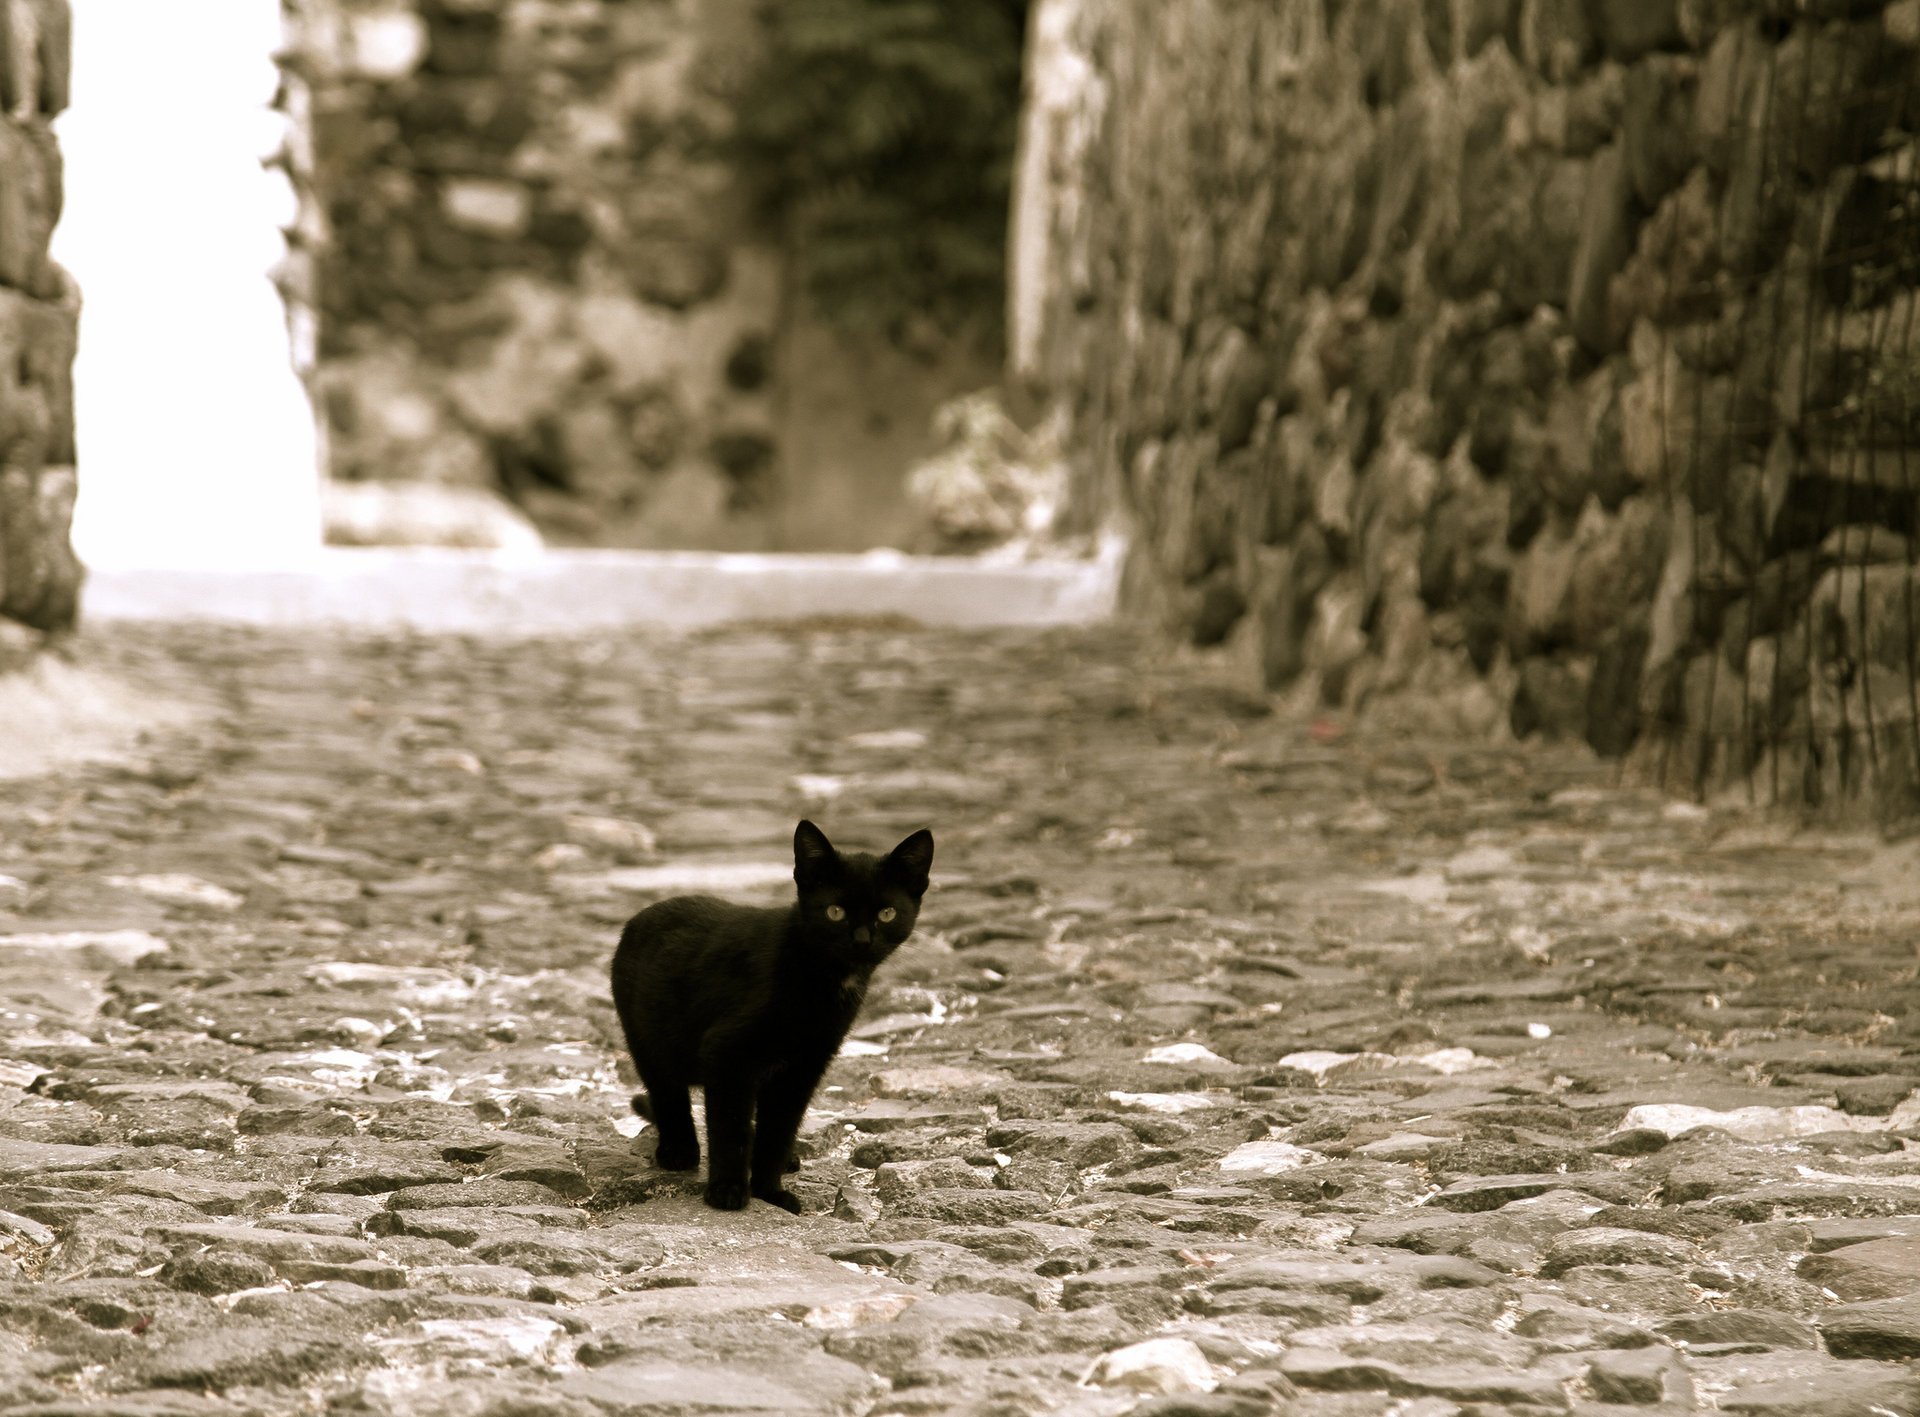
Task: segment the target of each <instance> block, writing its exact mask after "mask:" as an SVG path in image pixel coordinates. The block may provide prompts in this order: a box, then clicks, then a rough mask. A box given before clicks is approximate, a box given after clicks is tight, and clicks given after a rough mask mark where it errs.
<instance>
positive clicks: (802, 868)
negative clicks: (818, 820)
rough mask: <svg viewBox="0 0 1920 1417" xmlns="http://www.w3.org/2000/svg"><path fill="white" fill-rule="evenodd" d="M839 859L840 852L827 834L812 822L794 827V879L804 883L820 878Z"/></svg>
mask: <svg viewBox="0 0 1920 1417" xmlns="http://www.w3.org/2000/svg"><path fill="white" fill-rule="evenodd" d="M839 859H840V853H839V852H837V851H835V850H834V849H833V843H832V842H830V841H828V840H827V834H826V833H825V832H823V831H821V830H820V828H818V827H816V826H815V825H814V824H813V823H812V822H802V823H800V825H799V826H797V827H795V828H794V829H793V878H794V880H796V881H798V882H800V883H801V884H803V885H804V884H805V883H806V882H808V881H812V880H818V879H819V878H820V875H821V873H822V872H824V871H826V870H827V869H828V868H829V867H831V866H832V865H833V864H834V863H835V862H837V861H838V860H839Z"/></svg>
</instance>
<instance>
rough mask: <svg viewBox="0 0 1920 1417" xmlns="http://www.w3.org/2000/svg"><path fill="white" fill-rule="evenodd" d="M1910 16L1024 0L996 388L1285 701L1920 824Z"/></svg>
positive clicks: (1150, 575)
mask: <svg viewBox="0 0 1920 1417" xmlns="http://www.w3.org/2000/svg"><path fill="white" fill-rule="evenodd" d="M1917 45H1920V5H1917V4H1916V3H1915V0H1891V2H1890V3H1882V0H1811V3H1804V4H1800V3H1789V4H1770V3H1768V4H1763V3H1758V0H1591V2H1589V0H1344V2H1343V0H1284V3H1278V4H1270V5H1268V4H1261V5H1250V4H1240V3H1233V0H1173V3H1167V0H1111V3H1107V2H1106V0H1097V2H1089V0H1043V3H1042V4H1041V6H1040V8H1039V13H1038V16H1037V18H1036V22H1035V29H1034V43H1033V45H1032V51H1031V55H1030V65H1031V82H1030V101H1031V107H1030V111H1029V115H1028V129H1027V137H1026V150H1025V153H1024V156H1023V159H1022V167H1021V173H1022V176H1021V189H1020V192H1019V195H1018V197H1017V200H1016V211H1017V213H1018V217H1017V229H1016V240H1015V253H1016V256H1015V262H1014V275H1015V284H1016V292H1015V297H1014V322H1015V331H1016V332H1015V340H1014V349H1015V357H1016V368H1017V371H1018V372H1020V373H1022V374H1023V375H1026V376H1028V377H1032V378H1035V379H1038V380H1039V381H1040V382H1041V383H1042V384H1043V385H1044V386H1045V387H1046V388H1047V389H1048V390H1050V392H1051V393H1052V394H1053V396H1054V397H1056V398H1057V399H1059V400H1061V401H1062V402H1064V403H1065V404H1066V405H1067V407H1068V408H1069V409H1070V410H1071V412H1072V413H1073V415H1074V419H1075V430H1076V436H1077V440H1078V443H1079V445H1080V447H1081V449H1082V454H1081V457H1080V461H1079V466H1078V468H1077V475H1076V495H1075V499H1074V500H1075V507H1076V512H1077V515H1078V516H1079V517H1080V518H1081V519H1082V520H1083V521H1087V522H1091V521H1094V520H1097V519H1099V518H1101V517H1104V516H1107V515H1110V514H1116V513H1117V514H1120V515H1123V516H1124V517H1126V518H1127V519H1128V520H1129V521H1130V522H1131V523H1132V525H1133V527H1134V528H1135V531H1136V533H1137V537H1138V554H1137V556H1136V558H1135V561H1134V565H1133V574H1132V600H1133V603H1134V604H1135V605H1136V606H1137V607H1140V608H1143V609H1145V610H1147V611H1148V612H1150V613H1152V614H1155V615H1157V616H1158V617H1160V618H1162V619H1163V620H1164V621H1165V622H1166V623H1167V624H1168V625H1170V626H1171V627H1173V628H1175V629H1176V630H1178V631H1179V632H1180V633H1181V634H1182V635H1183V636H1185V637H1189V638H1191V639H1192V640H1193V641H1194V642H1195V643H1199V644H1213V643H1221V642H1225V643H1227V644H1228V645H1229V646H1230V647H1231V648H1232V649H1233V650H1234V651H1235V653H1237V654H1238V655H1239V656H1240V657H1241V659H1242V662H1243V663H1245V664H1246V665H1247V666H1249V668H1250V669H1252V670H1254V671H1256V672H1257V673H1258V675H1259V676H1260V677H1261V678H1263V679H1264V681H1265V682H1266V683H1268V684H1270V685H1284V684H1294V683H1299V684H1301V685H1303V686H1304V687H1305V688H1306V690H1307V691H1308V692H1309V693H1310V694H1312V695H1313V696H1315V697H1317V698H1318V699H1320V700H1322V701H1324V702H1326V703H1329V704H1334V705H1342V706H1346V707H1349V708H1353V707H1358V706H1360V705H1364V704H1366V703H1368V702H1369V701H1371V700H1374V699H1376V698H1377V697H1378V696H1380V695H1382V694H1384V693H1389V692H1393V691H1407V690H1412V691H1416V692H1419V693H1421V694H1424V695H1426V696H1427V697H1428V698H1429V700H1430V701H1434V702H1443V701H1445V702H1450V703H1451V705H1452V707H1453V708H1454V710H1456V714H1457V716H1458V717H1459V718H1460V719H1461V721H1464V722H1467V723H1471V724H1475V725H1477V726H1480V727H1485V726H1489V725H1492V724H1494V723H1497V722H1499V721H1501V720H1505V721H1506V722H1507V723H1509V724H1510V725H1511V727H1512V729H1513V730H1514V731H1515V732H1517V733H1519V734H1522V735H1525V734H1528V733H1531V732H1534V731H1536V730H1544V731H1547V732H1551V733H1560V734H1567V735H1573V736H1584V737H1585V738H1586V740H1587V741H1588V742H1589V743H1591V744H1592V745H1593V746H1594V747H1595V748H1596V749H1598V750H1600V751H1601V752H1602V753H1605V754H1623V753H1628V752H1629V751H1633V750H1635V749H1636V745H1638V750H1639V751H1640V752H1642V753H1643V754H1648V755H1650V756H1657V757H1658V759H1659V764H1660V765H1664V766H1665V768H1666V770H1667V775H1668V776H1669V778H1670V779H1672V780H1674V781H1675V782H1676V784H1677V785H1684V786H1687V787H1706V788H1712V787H1715V786H1718V785H1721V784H1723V783H1728V782H1732V781H1736V780H1738V779H1740V778H1743V777H1746V778H1748V779H1749V780H1754V781H1756V782H1757V783H1758V784H1759V786H1760V789H1761V792H1762V795H1765V794H1767V793H1768V792H1777V793H1778V794H1779V796H1781V797H1782V798H1787V799H1793V800H1809V801H1812V800H1821V799H1826V800H1835V799H1839V798H1845V797H1855V798H1859V799H1861V800H1866V801H1870V802H1871V803H1872V804H1873V806H1874V807H1875V808H1876V809H1877V810H1878V811H1879V812H1880V813H1881V815H1882V816H1883V817H1886V818H1895V817H1909V818H1910V817H1912V816H1913V815H1915V814H1916V813H1920V723H1917V722H1916V719H1920V714H1917V713H1916V694H1915V690H1914V687H1913V686H1914V683H1915V680H1916V678H1920V673H1917V672H1916V660H1917V659H1920V594H1917V593H1916V587H1917V586H1920V577H1917V575H1916V570H1915V566H1916V550H1915V537H1916V534H1920V412H1917V410H1920V353H1917V352H1916V347H1915V344H1914V329H1915V325H1916V318H1915V317H1916V310H1917V309H1920V264H1917V263H1916V259H1915V252H1916V251H1920V225H1916V222H1920V197H1917V196H1916V189H1915V183H1916V178H1917V177H1920V143H1917V142H1916V139H1915V136H1914V135H1915V133H1916V130H1920V83H1916V70H1920V51H1917V50H1916V46H1917Z"/></svg>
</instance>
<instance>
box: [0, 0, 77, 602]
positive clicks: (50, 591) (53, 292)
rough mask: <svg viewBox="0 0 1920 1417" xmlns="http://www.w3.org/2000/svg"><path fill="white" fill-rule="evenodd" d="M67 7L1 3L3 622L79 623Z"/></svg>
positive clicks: (47, 0) (56, 1)
mask: <svg viewBox="0 0 1920 1417" xmlns="http://www.w3.org/2000/svg"><path fill="white" fill-rule="evenodd" d="M71 37H72V20H71V15H70V12H69V10H68V0H0V620H11V621H15V622H17V623H19V624H24V625H27V626H30V627H32V628H33V629H36V630H42V631H57V630H63V629H66V628H68V627H70V626H71V625H72V624H73V622H74V617H75V614H76V613H77V611H78V608H79V597H80V580H81V575H82V572H81V568H80V563H79V561H78V560H77V559H76V558H75V556H74V554H73V548H72V546H71V545H70V544H69V542H68V538H67V530H68V526H69V525H70V523H71V522H72V519H73V499H74V486H75V484H74V450H73V357H74V349H75V346H76V342H77V328H78V324H79V317H80V296H79V292H78V290H77V289H76V288H75V286H74V283H73V280H72V278H71V277H70V276H69V275H68V274H67V273H66V272H65V271H64V270H62V269H61V268H60V267H59V266H58V265H56V264H55V263H54V262H53V261H52V260H51V259H50V258H49V257H48V254H47V250H48V245H49V243H50V241H51V239H52V236H53V228H54V224H55V223H56V222H58V221H59V219H60V204H61V191H62V188H61V180H62V179H61V168H60V149H59V145H58V144H57V143H56V142H55V141H54V136H53V130H52V128H51V127H49V123H50V120H51V119H52V118H53V117H54V116H55V115H56V114H58V113H59V112H60V110H61V109H63V108H65V107H66V105H67V74H68V61H69V53H70V41H71Z"/></svg>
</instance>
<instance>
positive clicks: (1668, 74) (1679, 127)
mask: <svg viewBox="0 0 1920 1417" xmlns="http://www.w3.org/2000/svg"><path fill="white" fill-rule="evenodd" d="M1696 82H1697V67H1696V65H1695V62H1694V61H1693V60H1692V59H1691V58H1686V57H1682V56H1679V55H1670V54H1654V55H1649V56H1647V57H1646V58H1645V59H1642V60H1641V61H1640V62H1639V63H1637V64H1634V65H1633V66H1632V67H1631V68H1629V69H1628V70H1627V77H1626V87H1625V90H1624V94H1623V97H1624V106H1623V108H1622V110H1621V115H1620V118H1621V130H1620V131H1621V142H1622V146H1623V149H1624V152H1625V156H1626V164H1627V175H1628V178H1629V180H1630V181H1631V183H1632V186H1633V195H1634V197H1635V199H1636V200H1637V201H1638V202H1639V204H1640V205H1641V206H1642V207H1644V208H1646V209H1648V210H1652V209H1653V208H1654V207H1656V206H1658V205H1659V204H1660V199H1661V198H1662V197H1664V196H1666V194H1667V193H1668V192H1670V191H1672V190H1673V189H1674V188H1675V187H1676V186H1678V185H1679V183H1680V182H1681V180H1682V179H1683V178H1685V177H1686V175H1687V172H1688V170H1689V169H1690V168H1692V166H1693V163H1694V133H1693V124H1692V117H1693V112H1694V108H1695V94H1694V89H1695V85H1696Z"/></svg>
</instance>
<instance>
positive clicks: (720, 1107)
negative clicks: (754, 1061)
mask: <svg viewBox="0 0 1920 1417" xmlns="http://www.w3.org/2000/svg"><path fill="white" fill-rule="evenodd" d="M706 1094H707V1204H708V1205H710V1206H712V1207H713V1208H714V1209H715V1210H744V1209H745V1208H746V1204H747V1194H748V1186H747V1182H748V1160H749V1156H750V1153H751V1148H752V1145H753V1082H752V1079H751V1078H750V1077H747V1076H745V1075H743V1074H740V1073H737V1072H732V1071H727V1072H719V1073H714V1074H712V1075H710V1076H709V1077H708V1079H707V1085H706Z"/></svg>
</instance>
